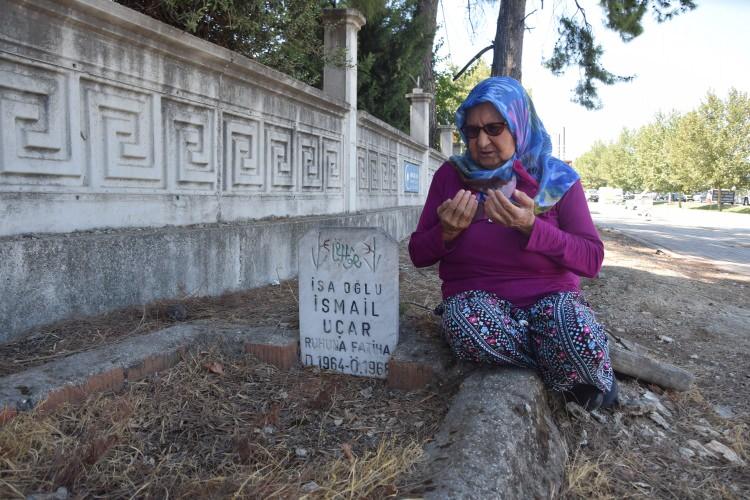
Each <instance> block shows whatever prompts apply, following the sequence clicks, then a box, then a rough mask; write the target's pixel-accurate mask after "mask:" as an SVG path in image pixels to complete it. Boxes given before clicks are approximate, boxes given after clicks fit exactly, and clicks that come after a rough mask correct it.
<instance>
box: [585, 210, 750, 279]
mask: <svg viewBox="0 0 750 500" xmlns="http://www.w3.org/2000/svg"><path fill="white" fill-rule="evenodd" d="M589 207H590V209H591V215H592V216H593V218H594V222H596V224H597V225H598V226H599V227H609V228H614V229H618V230H620V231H622V232H624V233H626V234H629V235H631V236H635V237H636V238H639V239H641V240H643V241H645V242H648V243H650V244H652V245H654V246H656V247H658V248H663V249H665V250H669V251H671V252H674V253H677V254H680V255H685V256H691V257H696V258H700V259H705V260H709V261H711V262H712V263H713V264H714V265H716V267H718V268H719V269H723V270H726V271H729V272H734V273H739V274H742V275H745V276H749V277H750V215H747V214H733V213H717V212H709V211H707V210H690V209H687V208H682V209H680V208H677V207H676V206H668V205H657V206H655V207H652V208H650V209H649V210H648V212H647V213H642V211H640V210H638V209H635V210H633V209H630V208H627V209H626V208H625V207H624V206H622V205H607V204H603V203H602V204H600V203H591V204H589Z"/></svg>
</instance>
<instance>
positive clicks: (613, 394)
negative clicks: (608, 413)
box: [602, 377, 620, 408]
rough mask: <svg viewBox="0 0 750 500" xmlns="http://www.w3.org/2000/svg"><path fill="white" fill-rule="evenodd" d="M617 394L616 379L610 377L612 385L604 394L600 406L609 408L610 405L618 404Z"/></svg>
mask: <svg viewBox="0 0 750 500" xmlns="http://www.w3.org/2000/svg"><path fill="white" fill-rule="evenodd" d="M619 395H620V389H619V388H618V387H617V379H616V378H614V377H612V387H611V388H610V389H609V390H608V391H607V392H606V393H605V394H604V399H603V400H602V408H609V407H610V406H615V405H617V404H620V400H619V398H618V396H619Z"/></svg>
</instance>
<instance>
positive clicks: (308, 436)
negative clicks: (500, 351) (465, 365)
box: [0, 349, 448, 498]
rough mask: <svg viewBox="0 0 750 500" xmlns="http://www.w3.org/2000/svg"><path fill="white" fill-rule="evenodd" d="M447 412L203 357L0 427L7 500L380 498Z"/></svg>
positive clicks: (373, 388)
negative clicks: (51, 499)
mask: <svg viewBox="0 0 750 500" xmlns="http://www.w3.org/2000/svg"><path fill="white" fill-rule="evenodd" d="M210 363H219V364H221V366H222V367H223V369H224V375H222V376H219V375H216V374H215V373H212V372H211V371H210V370H208V369H207V368H206V366H207V365H209V364H210ZM447 404H448V395H446V394H436V393H431V392H425V391H422V392H412V393H400V392H390V391H388V390H387V389H386V388H385V386H384V383H383V382H382V381H375V380H371V379H362V378H354V377H347V376H342V375H338V374H333V373H324V372H318V371H314V370H310V369H304V370H303V369H299V370H293V371H291V372H282V371H279V370H277V369H275V368H274V367H271V366H269V365H265V364H261V363H259V362H257V361H256V360H254V359H253V358H250V357H243V358H234V357H231V356H230V355H227V354H223V353H221V352H220V351H218V350H217V349H208V350H206V351H203V352H200V353H194V354H189V355H188V356H187V358H186V359H184V360H183V362H182V363H180V364H178V365H177V366H176V367H174V368H172V369H170V370H168V371H166V372H163V373H161V374H160V376H159V377H158V378H153V379H148V380H144V381H141V382H138V383H136V384H133V385H132V386H130V387H129V388H128V389H127V390H126V391H125V392H123V393H122V394H120V395H102V396H98V397H92V398H90V399H89V400H88V401H87V402H86V403H85V404H82V405H80V406H78V407H72V406H66V407H64V408H62V409H61V410H60V411H58V412H56V413H55V414H53V415H46V416H42V415H35V414H24V415H20V416H18V417H17V418H15V419H14V420H12V421H11V422H10V423H9V424H8V425H6V426H4V427H2V428H0V497H2V498H23V497H24V496H25V495H28V494H31V493H35V492H51V491H55V490H56V489H57V488H58V487H59V486H65V487H66V488H68V489H69V491H71V492H72V493H73V494H75V495H78V496H79V497H80V498H95V497H101V496H106V497H107V498H131V497H137V498H164V497H166V496H169V497H177V498H205V497H220V498H259V497H263V498H266V497H272V498H282V497H284V498H286V497H301V496H305V495H307V497H308V498H363V497H372V498H375V497H384V496H387V495H388V494H395V493H396V492H397V486H396V484H397V479H398V477H399V476H400V475H401V474H402V473H404V472H408V471H409V470H410V469H411V467H412V465H413V464H414V463H415V462H416V461H417V460H418V459H419V458H420V454H421V445H422V443H423V442H424V441H425V440H426V439H428V438H429V436H431V435H432V434H433V432H434V431H435V429H436V428H437V426H438V425H439V422H440V420H441V419H442V416H443V414H444V413H445V411H446V410H447ZM313 485H317V487H314V488H313ZM311 489H314V491H310V490H311Z"/></svg>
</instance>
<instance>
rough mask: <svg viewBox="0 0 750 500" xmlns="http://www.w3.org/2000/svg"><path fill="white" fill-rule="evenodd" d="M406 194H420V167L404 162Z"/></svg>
mask: <svg viewBox="0 0 750 500" xmlns="http://www.w3.org/2000/svg"><path fill="white" fill-rule="evenodd" d="M404 192H405V193H418V192H419V165H417V164H416V163H411V162H408V161H404Z"/></svg>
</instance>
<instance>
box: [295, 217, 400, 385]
mask: <svg viewBox="0 0 750 500" xmlns="http://www.w3.org/2000/svg"><path fill="white" fill-rule="evenodd" d="M298 255H299V323H300V355H301V358H302V363H303V364H305V365H306V366H317V367H320V368H323V369H328V370H335V371H338V372H341V373H346V374H350V375H359V376H365V377H375V378H386V376H387V369H388V360H389V359H390V355H391V353H392V352H393V350H394V349H395V348H396V344H397V343H398V298H399V294H398V244H397V243H396V241H395V240H394V239H393V238H392V237H391V236H389V235H388V234H387V233H385V232H384V231H383V230H382V229H378V228H319V229H314V230H311V231H308V232H307V233H306V234H305V236H303V237H302V239H301V240H300V242H299V254H298Z"/></svg>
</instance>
